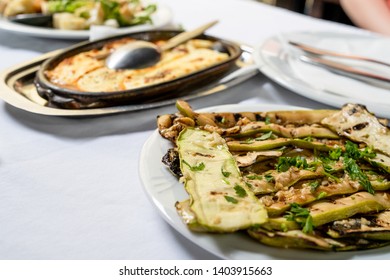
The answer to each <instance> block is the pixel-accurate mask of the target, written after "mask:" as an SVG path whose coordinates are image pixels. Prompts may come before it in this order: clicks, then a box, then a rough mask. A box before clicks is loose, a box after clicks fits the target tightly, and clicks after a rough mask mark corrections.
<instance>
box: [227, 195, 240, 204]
mask: <svg viewBox="0 0 390 280" xmlns="http://www.w3.org/2000/svg"><path fill="white" fill-rule="evenodd" d="M225 199H226V201H227V202H230V203H233V204H237V203H238V200H237V199H235V198H234V197H231V196H228V195H225Z"/></svg>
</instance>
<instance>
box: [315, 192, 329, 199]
mask: <svg viewBox="0 0 390 280" xmlns="http://www.w3.org/2000/svg"><path fill="white" fill-rule="evenodd" d="M327 195H328V194H327V193H326V192H320V194H319V195H318V196H317V199H318V200H320V199H323V198H324V197H326V196H327Z"/></svg>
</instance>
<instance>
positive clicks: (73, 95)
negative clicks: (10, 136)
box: [35, 30, 241, 109]
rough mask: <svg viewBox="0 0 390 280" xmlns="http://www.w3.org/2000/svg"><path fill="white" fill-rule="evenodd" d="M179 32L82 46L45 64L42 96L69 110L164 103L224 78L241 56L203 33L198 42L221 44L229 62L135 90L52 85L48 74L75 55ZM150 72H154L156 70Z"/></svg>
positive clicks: (138, 35) (158, 32)
mask: <svg viewBox="0 0 390 280" xmlns="http://www.w3.org/2000/svg"><path fill="white" fill-rule="evenodd" d="M179 33H180V31H176V30H175V31H168V30H153V31H146V32H137V33H131V34H125V35H118V36H113V37H109V38H105V39H101V40H98V41H93V42H86V43H82V44H78V45H76V46H74V47H71V48H69V49H68V50H66V51H64V52H62V53H60V54H58V55H55V56H54V57H52V58H50V59H48V60H46V61H45V62H43V63H42V65H41V67H40V69H39V70H38V71H37V76H36V81H35V84H36V87H37V90H38V93H39V94H40V95H41V96H42V97H43V98H44V99H46V100H48V101H49V103H48V104H49V106H53V107H59V108H65V109H84V108H99V107H100V108H101V107H108V106H115V105H126V104H134V103H139V102H145V101H149V100H162V99H166V98H169V97H173V96H175V95H177V94H178V93H179V92H181V91H183V90H186V89H188V88H190V87H193V86H197V85H200V84H205V83H209V82H212V81H214V80H215V79H218V78H220V77H221V76H222V75H223V74H225V73H226V72H227V71H229V70H230V69H231V68H232V67H233V66H234V64H235V61H236V60H237V59H238V58H239V57H240V55H241V48H240V46H239V45H238V44H236V43H234V42H230V41H227V40H223V39H219V38H216V37H212V36H208V35H205V34H203V35H201V36H199V37H196V39H204V40H208V41H211V42H212V43H213V44H217V45H218V46H219V49H222V50H223V51H220V50H218V52H224V53H227V55H228V57H227V59H226V60H224V61H221V62H219V63H216V64H214V65H212V66H209V67H206V68H203V69H201V70H198V71H195V72H191V73H189V74H185V75H183V76H180V77H177V78H174V79H172V80H168V81H163V82H160V83H157V84H152V85H145V86H141V87H137V88H134V89H125V90H116V91H96V92H89V91H81V90H78V89H71V88H66V87H62V86H61V85H58V84H55V83H53V82H51V81H50V80H49V78H48V77H47V75H46V73H47V72H48V71H50V70H52V69H54V68H55V67H56V66H58V65H59V64H60V63H61V62H63V61H66V60H67V59H69V58H71V57H73V56H75V55H78V54H80V53H84V52H88V51H91V50H100V49H102V48H103V47H104V46H106V45H109V44H112V43H114V42H116V41H119V40H121V39H126V38H131V39H136V40H144V41H150V42H156V41H160V40H168V39H170V38H172V37H174V36H175V35H177V34H179ZM150 69H151V70H152V69H153V68H150ZM146 70H148V69H146ZM118 73H119V71H118Z"/></svg>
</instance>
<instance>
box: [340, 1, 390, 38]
mask: <svg viewBox="0 0 390 280" xmlns="http://www.w3.org/2000/svg"><path fill="white" fill-rule="evenodd" d="M340 4H341V6H342V8H343V10H344V11H345V13H346V14H347V15H348V16H349V18H350V19H351V21H352V22H353V23H354V24H355V25H356V26H359V27H361V28H364V29H367V30H370V31H373V32H377V33H381V34H384V35H390V7H389V6H388V5H387V3H386V0H340Z"/></svg>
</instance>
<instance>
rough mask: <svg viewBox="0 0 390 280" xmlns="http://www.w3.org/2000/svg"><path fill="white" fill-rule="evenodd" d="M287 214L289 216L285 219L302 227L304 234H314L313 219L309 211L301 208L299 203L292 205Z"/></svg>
mask: <svg viewBox="0 0 390 280" xmlns="http://www.w3.org/2000/svg"><path fill="white" fill-rule="evenodd" d="M286 213H287V214H286V215H285V216H284V217H285V218H286V219H287V221H294V222H296V223H298V224H299V225H300V226H301V227H302V232H304V233H311V232H313V229H314V226H313V218H312V216H311V215H310V211H309V210H308V209H306V208H303V207H301V206H300V205H299V204H298V203H292V204H291V208H290V210H289V211H287V212H286Z"/></svg>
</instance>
